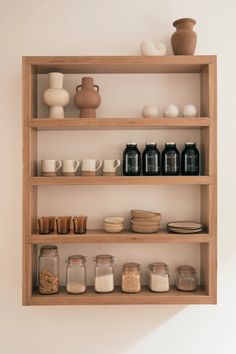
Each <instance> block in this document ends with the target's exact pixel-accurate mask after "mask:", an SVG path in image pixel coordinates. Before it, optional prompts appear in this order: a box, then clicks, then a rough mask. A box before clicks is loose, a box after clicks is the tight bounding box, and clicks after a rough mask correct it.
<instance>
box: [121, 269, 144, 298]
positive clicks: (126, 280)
mask: <svg viewBox="0 0 236 354" xmlns="http://www.w3.org/2000/svg"><path fill="white" fill-rule="evenodd" d="M121 290H122V291H123V292H125V293H138V292H139V291H141V272H140V264H138V263H125V264H124V265H123V268H122V273H121Z"/></svg>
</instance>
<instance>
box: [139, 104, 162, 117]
mask: <svg viewBox="0 0 236 354" xmlns="http://www.w3.org/2000/svg"><path fill="white" fill-rule="evenodd" d="M142 117H143V118H156V117H158V108H157V107H156V106H145V107H143V110H142Z"/></svg>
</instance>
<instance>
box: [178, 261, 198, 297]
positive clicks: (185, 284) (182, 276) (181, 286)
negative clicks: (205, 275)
mask: <svg viewBox="0 0 236 354" xmlns="http://www.w3.org/2000/svg"><path fill="white" fill-rule="evenodd" d="M176 272H177V275H176V287H177V289H178V290H182V291H195V290H197V284H198V280H197V275H196V269H195V268H194V267H192V266H189V265H181V266H179V267H177V269H176Z"/></svg>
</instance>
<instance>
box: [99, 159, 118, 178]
mask: <svg viewBox="0 0 236 354" xmlns="http://www.w3.org/2000/svg"><path fill="white" fill-rule="evenodd" d="M119 166H120V160H118V159H116V160H104V161H103V175H104V176H109V175H111V176H112V175H116V170H117V168H118V167H119Z"/></svg>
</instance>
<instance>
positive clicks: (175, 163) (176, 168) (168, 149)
mask: <svg viewBox="0 0 236 354" xmlns="http://www.w3.org/2000/svg"><path fill="white" fill-rule="evenodd" d="M179 173H180V155H179V151H178V149H177V148H176V144H175V143H170V142H169V143H166V144H165V149H164V150H163V152H162V174H163V175H165V176H178V175H179Z"/></svg>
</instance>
